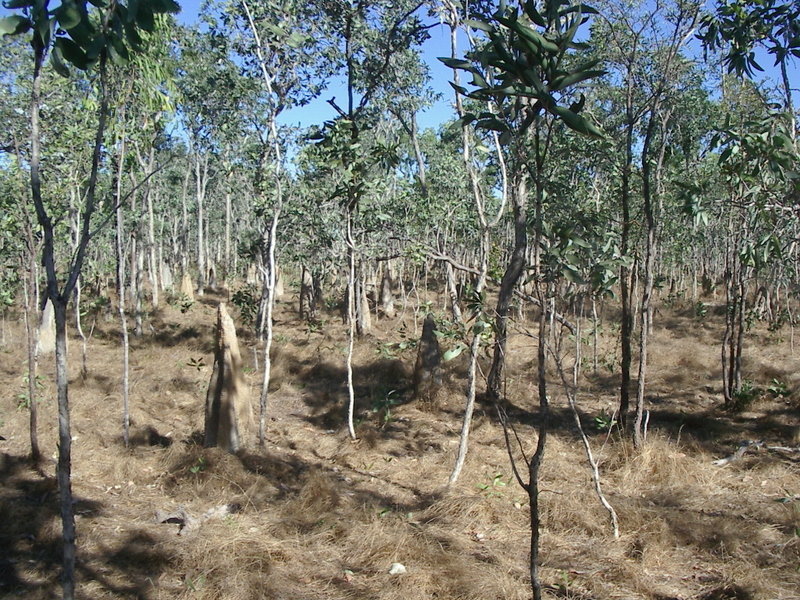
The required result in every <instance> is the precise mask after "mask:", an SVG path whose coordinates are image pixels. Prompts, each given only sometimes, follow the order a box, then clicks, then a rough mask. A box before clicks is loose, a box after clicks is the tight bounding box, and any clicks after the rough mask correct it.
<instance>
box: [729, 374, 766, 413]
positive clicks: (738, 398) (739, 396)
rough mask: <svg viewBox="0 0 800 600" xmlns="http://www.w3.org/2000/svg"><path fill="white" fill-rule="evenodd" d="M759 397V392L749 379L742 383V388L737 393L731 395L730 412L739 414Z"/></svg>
mask: <svg viewBox="0 0 800 600" xmlns="http://www.w3.org/2000/svg"><path fill="white" fill-rule="evenodd" d="M760 397H761V390H760V389H759V388H758V386H756V385H755V384H753V382H752V381H750V380H749V379H745V380H744V381H743V382H742V387H741V389H740V390H739V391H738V392H734V393H733V394H732V399H731V404H730V407H729V408H730V410H731V411H732V412H741V411H743V410H745V409H746V408H747V407H748V406H750V405H751V404H752V403H753V402H755V401H756V400H758V398H760Z"/></svg>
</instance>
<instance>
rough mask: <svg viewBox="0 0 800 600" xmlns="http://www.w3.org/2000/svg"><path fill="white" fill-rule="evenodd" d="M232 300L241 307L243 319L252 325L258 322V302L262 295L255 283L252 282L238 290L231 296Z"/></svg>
mask: <svg viewBox="0 0 800 600" xmlns="http://www.w3.org/2000/svg"><path fill="white" fill-rule="evenodd" d="M231 302H233V304H235V305H236V307H237V308H238V309H239V314H240V315H241V317H242V321H244V322H245V323H247V324H249V325H252V324H253V323H255V322H256V315H257V314H258V304H259V302H260V296H259V294H258V289H257V288H256V286H255V285H254V284H250V285H248V286H246V287H243V288H242V289H239V290H236V291H235V292H234V293H233V296H231Z"/></svg>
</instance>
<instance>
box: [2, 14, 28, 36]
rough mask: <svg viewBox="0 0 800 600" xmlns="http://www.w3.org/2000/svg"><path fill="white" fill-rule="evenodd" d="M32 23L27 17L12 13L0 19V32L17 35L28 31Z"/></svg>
mask: <svg viewBox="0 0 800 600" xmlns="http://www.w3.org/2000/svg"><path fill="white" fill-rule="evenodd" d="M32 25H33V24H32V23H31V22H30V20H29V19H26V18H25V17H22V16H20V15H12V16H10V17H3V18H2V19H0V33H3V34H5V35H19V34H20V33H25V32H26V31H28V30H29V29H30V28H31V26H32Z"/></svg>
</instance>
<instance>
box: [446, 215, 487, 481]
mask: <svg viewBox="0 0 800 600" xmlns="http://www.w3.org/2000/svg"><path fill="white" fill-rule="evenodd" d="M488 257H489V230H488V228H483V232H482V234H481V261H480V265H481V266H480V274H479V275H478V281H477V282H476V284H475V294H476V296H477V297H480V295H481V292H482V291H483V288H484V286H485V285H486V275H487V272H488V270H489V260H488ZM446 265H447V266H448V267H449V268H450V271H449V272H450V273H451V274H452V270H453V268H452V265H450V263H446ZM453 306H456V307H457V306H458V305H457V304H456V303H453ZM460 317H461V313H460V311H459V321H460ZM479 317H480V315H476V318H479ZM476 326H477V323H476ZM476 329H477V327H476ZM482 334H483V331H482V330H481V331H473V334H472V342H471V343H470V346H469V379H468V381H469V383H468V388H467V404H466V407H465V408H464V419H463V421H462V424H461V436H460V438H459V443H458V454H457V455H456V464H455V466H454V467H453V471H452V473H450V479H449V482H448V485H452V484H453V483H455V482H456V480H457V479H458V478H459V476H460V475H461V471H462V469H463V468H464V463H465V462H466V459H467V449H468V446H469V431H470V427H471V425H472V414H473V412H474V410H475V396H476V391H477V381H478V353H479V351H480V343H481V337H482Z"/></svg>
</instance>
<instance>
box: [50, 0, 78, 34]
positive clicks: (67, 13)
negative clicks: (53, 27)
mask: <svg viewBox="0 0 800 600" xmlns="http://www.w3.org/2000/svg"><path fill="white" fill-rule="evenodd" d="M55 14H56V18H57V19H58V24H59V25H60V26H61V27H62V28H63V29H66V30H70V29H72V28H73V27H75V26H76V25H77V24H78V23H80V22H81V12H80V11H79V10H78V7H77V6H75V4H74V3H72V2H62V4H61V6H59V7H58V8H57V9H56V10H55Z"/></svg>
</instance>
